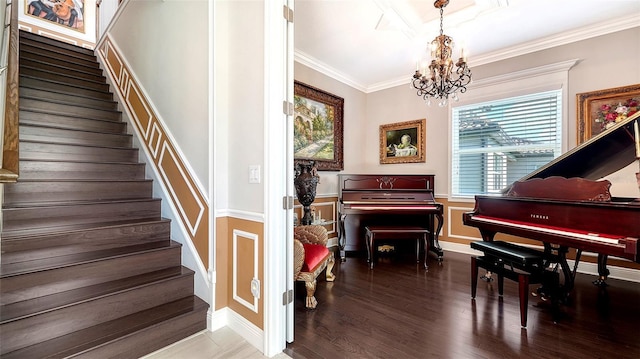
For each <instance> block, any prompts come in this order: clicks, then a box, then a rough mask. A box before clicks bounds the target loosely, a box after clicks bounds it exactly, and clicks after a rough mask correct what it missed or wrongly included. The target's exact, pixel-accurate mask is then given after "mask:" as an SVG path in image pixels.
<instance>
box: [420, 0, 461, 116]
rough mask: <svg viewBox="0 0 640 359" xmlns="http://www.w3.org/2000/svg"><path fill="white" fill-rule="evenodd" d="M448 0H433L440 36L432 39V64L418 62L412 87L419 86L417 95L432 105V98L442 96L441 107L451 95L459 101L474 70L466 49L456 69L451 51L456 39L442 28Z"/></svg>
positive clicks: (456, 64) (440, 99) (440, 98)
mask: <svg viewBox="0 0 640 359" xmlns="http://www.w3.org/2000/svg"><path fill="white" fill-rule="evenodd" d="M448 4H449V0H436V2H434V3H433V6H435V7H436V8H437V9H440V36H436V38H435V39H434V40H433V41H432V42H431V63H430V64H429V66H428V67H427V68H425V69H424V70H422V71H423V72H421V69H420V62H418V63H417V65H416V72H415V74H414V75H413V76H412V78H411V87H412V88H413V89H416V90H417V92H416V94H417V95H418V96H422V98H423V99H424V100H425V101H426V103H427V105H429V106H430V105H431V98H432V97H433V98H436V99H439V103H438V104H439V105H440V106H446V105H447V100H448V98H449V95H451V97H452V98H453V100H454V101H458V94H457V93H458V92H460V93H464V92H466V91H467V88H466V86H467V85H468V84H469V82H471V70H470V69H469V67H468V66H467V61H466V58H465V56H464V50H462V51H461V54H460V58H459V59H458V62H456V63H455V72H454V68H453V60H451V53H452V52H453V46H454V44H453V39H452V38H451V37H449V36H447V35H445V34H444V32H443V30H442V17H443V16H442V14H443V9H444V7H445V6H447V5H448Z"/></svg>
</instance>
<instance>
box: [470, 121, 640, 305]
mask: <svg viewBox="0 0 640 359" xmlns="http://www.w3.org/2000/svg"><path fill="white" fill-rule="evenodd" d="M639 115H640V112H639V113H636V114H635V115H634V116H631V117H629V118H627V119H626V120H624V121H621V122H620V123H618V124H616V125H615V126H614V127H612V128H610V129H608V130H607V131H605V132H603V133H601V134H600V135H598V136H596V137H594V138H592V139H590V140H588V141H587V142H585V143H583V144H581V145H580V146H577V147H575V148H574V149H572V150H570V151H568V152H567V153H565V154H563V155H562V156H560V157H558V158H556V159H555V160H553V161H551V162H550V163H548V164H547V165H545V166H543V167H541V168H539V169H538V170H536V171H534V172H532V173H530V174H529V175H527V176H525V177H524V178H522V179H520V180H519V181H516V182H515V183H514V184H513V185H511V186H510V187H508V188H507V189H506V190H505V191H503V195H502V196H476V197H475V208H474V210H473V212H468V213H464V214H463V222H464V224H465V225H467V226H473V227H477V228H478V229H479V230H480V234H481V236H482V239H483V240H484V241H493V238H494V236H495V234H496V233H507V234H511V235H515V236H520V237H524V238H529V239H533V240H537V241H540V242H542V244H543V245H544V253H545V254H549V257H548V258H553V261H555V263H556V264H559V265H560V268H561V271H562V272H561V274H562V276H563V277H564V283H563V284H561V287H562V288H555V289H552V290H556V293H559V295H561V296H562V295H564V296H568V293H569V292H570V291H571V289H572V288H573V283H574V278H575V272H576V269H577V265H578V262H579V260H580V256H581V254H582V251H587V252H592V253H597V254H598V274H599V278H598V279H597V280H596V281H594V284H596V285H599V286H603V287H604V286H606V283H605V279H606V277H607V275H608V274H609V271H608V269H607V267H606V266H607V258H608V256H614V257H618V258H624V259H628V260H630V261H633V262H636V263H640V199H639V198H636V197H631V198H621V197H612V196H611V193H610V186H611V183H610V182H609V181H608V180H603V179H602V178H603V177H605V176H607V175H610V174H613V173H615V172H617V171H619V170H621V169H623V168H625V167H627V166H629V165H631V164H632V163H633V162H634V161H635V160H636V139H634V137H635V136H634V123H635V120H636V119H637V118H638V117H639ZM639 121H640V120H639ZM638 176H640V175H638ZM630 181H631V182H633V178H631V179H630ZM638 182H639V183H638V185H639V186H640V178H638ZM636 193H638V192H636ZM570 248H573V249H575V250H576V254H575V257H576V258H575V265H574V268H573V271H572V270H571V268H570V267H569V265H568V264H567V261H566V255H567V252H568V250H569V249H570ZM551 253H553V257H551ZM559 274H560V273H559ZM543 294H544V293H543Z"/></svg>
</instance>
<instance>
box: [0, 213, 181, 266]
mask: <svg viewBox="0 0 640 359" xmlns="http://www.w3.org/2000/svg"><path fill="white" fill-rule="evenodd" d="M170 238H171V225H170V222H169V221H167V220H162V221H157V222H149V223H140V224H138V223H135V224H130V225H123V226H112V227H104V228H97V229H89V230H78V231H75V232H64V233H60V234H45V235H40V236H26V237H15V238H7V236H4V237H3V238H2V251H3V252H4V253H3V254H2V262H3V263H5V264H8V263H16V262H23V261H27V260H35V259H41V258H47V257H56V256H63V255H68V254H72V253H85V252H90V251H96V250H103V249H109V248H116V247H124V246H129V245H131V244H132V243H145V242H154V241H159V240H169V239H170Z"/></svg>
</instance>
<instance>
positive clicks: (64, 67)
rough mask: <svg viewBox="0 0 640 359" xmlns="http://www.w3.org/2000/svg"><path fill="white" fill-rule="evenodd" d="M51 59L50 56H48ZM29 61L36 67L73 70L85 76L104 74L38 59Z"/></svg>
mask: <svg viewBox="0 0 640 359" xmlns="http://www.w3.org/2000/svg"><path fill="white" fill-rule="evenodd" d="M46 57H49V56H46ZM27 60H28V61H29V62H33V63H35V64H34V65H36V64H37V65H42V66H43V67H47V68H49V69H60V70H73V71H74V72H77V73H82V74H85V75H90V76H103V74H102V70H101V69H100V68H90V67H87V69H86V70H79V69H75V68H70V67H66V66H62V65H59V64H55V63H49V62H46V61H43V60H38V59H32V58H27ZM23 63H24V61H21V62H20V64H23ZM28 66H30V67H34V66H33V65H28Z"/></svg>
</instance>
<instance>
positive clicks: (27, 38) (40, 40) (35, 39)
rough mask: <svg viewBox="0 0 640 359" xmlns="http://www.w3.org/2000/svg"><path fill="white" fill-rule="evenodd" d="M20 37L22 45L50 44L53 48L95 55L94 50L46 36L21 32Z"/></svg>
mask: <svg viewBox="0 0 640 359" xmlns="http://www.w3.org/2000/svg"><path fill="white" fill-rule="evenodd" d="M19 36H20V44H21V45H23V44H25V43H29V42H32V43H35V44H38V45H40V44H49V45H52V46H55V47H56V48H64V49H68V50H73V51H75V52H77V53H80V54H86V55H92V54H93V49H88V48H84V47H79V46H76V45H73V44H70V43H66V42H63V41H60V40H56V39H52V38H49V37H44V36H40V35H36V34H33V33H30V32H27V31H20V32H19Z"/></svg>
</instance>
